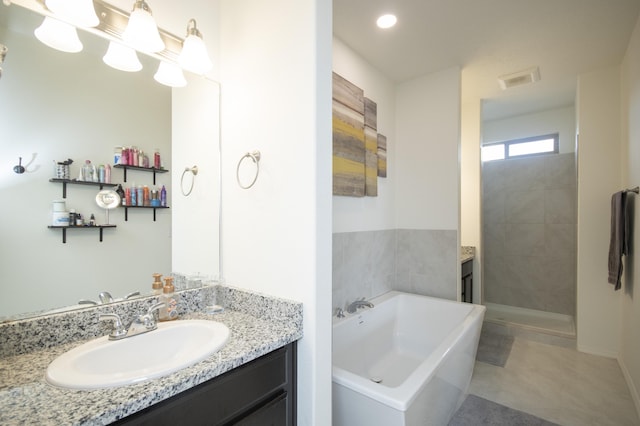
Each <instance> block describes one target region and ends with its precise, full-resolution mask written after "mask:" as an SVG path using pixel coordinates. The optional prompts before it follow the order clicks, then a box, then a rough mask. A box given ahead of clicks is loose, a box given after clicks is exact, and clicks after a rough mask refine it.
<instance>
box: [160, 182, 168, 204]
mask: <svg viewBox="0 0 640 426" xmlns="http://www.w3.org/2000/svg"><path fill="white" fill-rule="evenodd" d="M160 205H161V206H162V207H167V190H166V188H165V187H164V185H162V189H161V190H160Z"/></svg>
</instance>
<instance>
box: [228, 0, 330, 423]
mask: <svg viewBox="0 0 640 426" xmlns="http://www.w3.org/2000/svg"><path fill="white" fill-rule="evenodd" d="M330 5H331V4H330V2H327V1H313V0H302V1H301V0H279V1H276V2H268V3H266V2H263V1H260V0H241V1H238V0H226V1H223V2H222V8H221V17H222V19H221V49H222V54H221V62H220V64H221V75H222V145H223V148H222V152H223V155H222V157H223V199H224V203H223V224H224V237H223V270H224V271H225V278H226V281H227V282H228V283H229V284H231V285H235V286H239V287H243V288H247V289H251V290H254V291H259V292H264V293H267V294H271V295H275V296H280V297H286V298H289V299H293V300H297V301H300V302H302V303H303V304H304V337H303V339H302V340H300V341H299V342H298V349H299V352H298V423H299V424H300V425H312V424H325V423H326V421H327V419H328V418H329V416H330V414H329V413H330V412H331V41H332V40H331V6H330ZM256 149H257V150H260V152H261V154H262V159H261V161H260V175H259V177H258V180H257V182H256V184H255V185H254V186H253V187H252V188H251V189H249V190H243V189H241V188H240V187H239V186H238V184H237V183H236V179H235V174H236V165H237V163H238V160H240V158H241V157H242V156H243V155H244V153H246V152H247V151H252V150H256ZM249 166H250V165H249Z"/></svg>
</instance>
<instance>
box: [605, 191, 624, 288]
mask: <svg viewBox="0 0 640 426" xmlns="http://www.w3.org/2000/svg"><path fill="white" fill-rule="evenodd" d="M626 207H627V194H626V193H625V191H620V192H616V193H615V194H613V196H612V197H611V236H610V240H609V279H608V281H609V284H613V285H614V286H615V289H616V290H619V289H620V287H622V283H621V282H620V278H621V277H622V256H623V255H625V254H627V252H628V250H629V244H628V240H627V238H628V235H629V227H628V223H627V218H626V210H627V209H626Z"/></svg>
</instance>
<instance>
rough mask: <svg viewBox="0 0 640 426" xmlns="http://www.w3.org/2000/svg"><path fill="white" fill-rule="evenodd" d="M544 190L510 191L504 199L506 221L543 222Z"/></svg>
mask: <svg viewBox="0 0 640 426" xmlns="http://www.w3.org/2000/svg"><path fill="white" fill-rule="evenodd" d="M544 200H545V191H544V189H534V190H529V191H511V192H510V193H509V194H508V196H507V197H506V199H505V210H506V217H505V222H506V223H544V218H545V205H544Z"/></svg>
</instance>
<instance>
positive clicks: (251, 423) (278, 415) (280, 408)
mask: <svg viewBox="0 0 640 426" xmlns="http://www.w3.org/2000/svg"><path fill="white" fill-rule="evenodd" d="M229 424H234V425H237V426H288V425H289V423H287V394H286V393H285V392H283V393H281V394H280V395H279V396H277V397H276V398H275V399H274V400H273V401H271V402H269V403H267V404H265V405H264V406H262V407H261V408H260V409H258V410H256V411H254V412H253V413H251V414H250V415H248V416H247V417H245V418H243V419H242V420H239V421H238V422H236V423H229Z"/></svg>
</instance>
